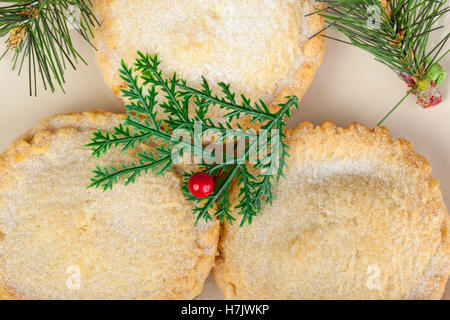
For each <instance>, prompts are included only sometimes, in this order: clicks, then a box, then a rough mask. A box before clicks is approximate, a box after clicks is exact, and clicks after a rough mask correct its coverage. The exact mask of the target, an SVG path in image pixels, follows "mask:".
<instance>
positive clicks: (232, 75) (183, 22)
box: [93, 0, 325, 125]
mask: <svg viewBox="0 0 450 320" xmlns="http://www.w3.org/2000/svg"><path fill="white" fill-rule="evenodd" d="M93 3H94V5H93V11H94V13H95V14H96V16H97V17H98V19H99V21H100V23H101V27H99V28H97V29H96V30H95V38H94V42H95V45H96V47H97V49H98V51H97V53H96V54H97V60H98V62H99V64H100V67H101V69H102V72H103V76H104V78H105V81H106V82H107V84H108V85H109V86H110V87H111V88H112V89H113V91H114V92H115V93H116V94H119V93H120V88H121V85H122V84H123V81H122V80H121V79H120V78H119V75H118V69H119V67H120V61H121V59H123V60H124V61H125V62H126V63H127V64H128V65H129V64H131V63H133V62H134V60H135V58H136V55H137V53H136V52H137V50H140V51H142V52H144V53H148V54H152V55H153V54H158V56H159V58H160V59H161V60H162V63H161V68H162V71H163V73H164V74H165V75H166V76H168V75H172V74H173V72H175V71H176V72H177V76H178V77H181V78H184V79H186V80H187V81H188V84H189V85H192V86H194V87H200V85H201V81H202V76H205V77H206V79H207V80H208V82H209V84H210V85H211V88H212V89H213V90H215V91H216V92H217V93H219V90H218V89H219V88H218V86H217V85H216V83H217V82H225V83H230V84H231V89H232V90H233V91H235V92H236V93H238V94H240V93H243V94H245V95H246V96H248V97H249V98H251V99H252V100H254V99H259V98H263V100H264V101H265V102H266V103H267V104H273V105H277V104H278V103H280V102H282V101H284V98H285V97H286V96H290V95H297V96H298V97H299V98H300V99H301V98H302V97H303V95H304V93H305V91H306V89H307V88H308V87H309V85H310V84H311V81H312V79H313V76H314V73H315V72H316V70H317V68H318V67H319V65H320V63H321V61H322V57H323V52H324V48H325V38H324V37H320V36H318V37H315V38H313V39H309V37H310V36H312V35H313V34H315V33H316V32H318V31H320V30H321V29H322V28H323V21H322V19H321V18H320V17H319V16H317V15H313V16H310V17H308V18H306V17H305V15H306V14H308V13H310V12H312V11H313V7H312V1H311V0H268V1H264V5H261V3H259V2H258V1H242V0H232V1H230V0H227V1H224V0H209V1H190V0H185V1H179V0H177V1H175V0H166V1H158V0H131V1H126V2H124V1H122V0H95V1H94V2H93ZM238 96H239V95H238ZM225 113H226V111H225V110H221V109H219V108H218V107H217V108H214V110H210V112H209V114H208V116H209V117H210V118H211V119H220V118H221V117H222V116H223V115H224V114H225ZM246 120H247V119H245V118H244V119H242V120H241V121H240V124H241V125H246V124H247V123H246V122H248V121H246Z"/></svg>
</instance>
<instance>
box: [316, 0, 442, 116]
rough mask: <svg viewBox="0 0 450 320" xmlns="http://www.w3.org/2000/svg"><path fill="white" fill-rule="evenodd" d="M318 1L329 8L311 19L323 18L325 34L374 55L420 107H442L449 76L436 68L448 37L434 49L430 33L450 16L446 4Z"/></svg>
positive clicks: (415, 0)
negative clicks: (443, 84) (330, 33)
mask: <svg viewBox="0 0 450 320" xmlns="http://www.w3.org/2000/svg"><path fill="white" fill-rule="evenodd" d="M317 2H320V3H323V4H324V5H325V8H322V9H316V11H315V12H314V13H312V14H318V15H320V16H322V17H324V18H325V20H326V22H327V26H326V27H325V28H324V30H325V29H334V30H336V31H338V32H340V33H342V34H343V35H344V36H346V38H347V39H348V41H346V40H343V39H339V38H333V37H330V36H326V37H328V38H331V39H333V40H337V41H340V42H344V43H348V44H351V45H353V46H356V47H358V48H361V49H363V50H364V51H367V52H369V53H370V54H372V55H373V56H374V57H375V59H376V60H377V61H379V62H381V63H382V64H384V65H386V66H387V67H389V68H390V69H391V70H393V71H394V72H395V73H396V74H397V75H398V76H400V78H401V79H402V80H403V81H404V82H405V83H406V84H407V85H408V87H410V89H411V90H413V91H412V93H414V94H415V95H417V104H419V105H421V106H422V107H424V108H427V107H431V106H434V105H437V104H439V103H440V102H441V94H440V92H439V90H438V88H437V87H438V86H439V84H440V83H441V82H442V81H443V79H444V78H445V75H446V73H445V71H444V70H443V69H442V67H441V66H440V65H439V64H438V63H439V61H441V60H442V59H443V58H444V57H445V56H446V55H447V54H448V53H449V52H450V50H447V51H444V48H445V45H446V43H447V41H448V39H449V37H450V33H447V34H444V36H443V38H442V40H441V41H439V42H438V43H437V44H436V45H435V46H433V47H431V48H429V46H428V43H429V39H430V34H431V33H432V32H435V31H436V30H440V29H441V28H442V26H437V24H438V23H439V21H440V20H441V19H442V18H443V17H444V15H446V14H447V13H448V12H449V11H450V8H449V7H448V5H447V1H446V0H431V1H430V0H390V1H389V0H353V1H344V0H340V1H338V0H331V1H327V0H319V1H317ZM322 31H323V30H322ZM322 31H320V32H319V33H318V34H320V33H321V32H322ZM402 101H403V100H402ZM396 107H398V105H397V106H396ZM396 107H395V108H396ZM395 108H394V109H395ZM390 114H391V112H389V113H388V114H387V116H388V115H390ZM386 118H387V117H386V116H385V117H384V118H383V120H382V121H384V119H386ZM382 121H381V122H382ZM381 122H380V123H381Z"/></svg>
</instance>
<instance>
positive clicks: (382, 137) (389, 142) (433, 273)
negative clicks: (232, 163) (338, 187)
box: [212, 121, 450, 300]
mask: <svg viewBox="0 0 450 320" xmlns="http://www.w3.org/2000/svg"><path fill="white" fill-rule="evenodd" d="M337 134H351V135H354V136H355V137H359V138H360V139H359V140H358V142H359V143H361V144H364V145H366V146H367V147H369V148H372V147H373V145H374V144H381V145H383V146H385V147H388V150H390V151H393V153H391V154H386V156H385V159H389V160H390V161H389V163H390V164H391V165H397V166H403V165H404V164H405V163H407V164H410V165H411V166H413V167H415V168H416V169H417V170H418V174H419V175H421V176H422V177H423V178H424V179H427V180H428V186H429V190H428V192H429V194H430V196H429V199H430V202H431V203H432V208H433V209H434V210H436V211H438V212H442V213H444V214H445V217H444V219H443V222H442V225H441V242H440V244H439V245H438V247H437V249H436V251H435V253H434V255H433V256H432V258H431V261H429V263H428V267H427V268H426V269H425V270H424V271H423V273H422V276H421V278H420V279H418V283H417V284H415V286H414V287H413V288H412V290H411V292H410V293H409V295H408V296H406V297H404V298H405V299H417V300H437V299H441V298H442V295H443V294H444V292H445V285H446V282H447V280H448V277H449V275H450V216H449V214H448V212H447V208H446V206H445V204H444V201H443V199H442V194H441V191H440V189H439V181H438V180H436V179H434V178H433V177H432V176H431V166H430V164H429V163H428V161H427V159H426V158H425V157H423V156H421V155H419V154H417V153H416V152H415V151H414V149H413V147H412V145H411V143H410V142H408V141H407V140H405V139H403V138H399V139H394V138H392V136H391V134H390V132H389V130H388V129H387V128H385V127H380V126H378V127H375V128H374V129H368V128H367V127H365V126H364V125H363V124H360V123H357V122H353V123H351V124H349V125H348V126H347V127H346V128H342V127H339V126H337V125H336V124H335V123H334V122H332V121H324V122H323V123H322V124H321V125H317V126H315V125H314V124H313V123H311V122H308V121H305V122H302V123H300V124H299V125H298V127H297V128H296V129H291V130H287V133H286V141H287V142H288V144H289V145H290V146H291V149H290V151H289V153H290V155H291V159H295V154H296V153H297V152H302V150H301V147H302V146H303V143H302V140H308V139H309V138H311V137H317V136H319V137H321V138H322V139H321V147H324V144H325V139H326V138H327V137H328V136H330V135H333V136H334V135H337ZM292 161H295V160H292ZM233 197H236V190H234V192H233ZM254 223H258V221H257V218H256V219H255V221H254ZM228 233H229V229H228V228H227V226H226V225H222V226H221V229H220V238H219V245H218V255H217V257H216V262H215V265H214V267H213V270H212V273H213V276H214V279H215V281H216V283H217V284H218V286H219V287H220V289H221V291H222V293H223V294H224V296H225V298H226V299H239V297H238V296H237V295H236V291H235V287H234V286H235V285H234V283H233V279H232V278H231V277H229V276H228V269H230V266H228V265H225V263H224V260H225V259H226V256H225V253H224V250H223V247H224V245H225V244H224V242H225V240H226V238H227V236H228Z"/></svg>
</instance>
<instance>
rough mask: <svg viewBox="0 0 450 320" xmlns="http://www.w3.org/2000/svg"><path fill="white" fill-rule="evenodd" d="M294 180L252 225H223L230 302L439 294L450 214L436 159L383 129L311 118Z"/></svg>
mask: <svg viewBox="0 0 450 320" xmlns="http://www.w3.org/2000/svg"><path fill="white" fill-rule="evenodd" d="M287 139H288V141H289V143H290V145H291V147H292V148H291V150H290V154H291V157H290V158H289V160H288V165H289V169H288V170H287V171H286V176H287V178H286V179H282V180H281V181H280V183H279V185H278V186H277V187H276V189H275V196H276V199H275V200H274V202H273V206H268V205H267V206H265V207H264V208H263V210H262V212H261V214H260V216H258V217H257V218H255V219H254V221H253V223H252V224H251V225H250V226H244V227H242V228H239V226H238V224H236V225H234V226H232V227H230V226H228V225H225V226H224V230H223V234H222V236H221V239H220V242H219V252H220V256H219V257H218V259H217V260H216V266H215V268H214V271H213V272H214V275H215V279H216V281H217V282H218V284H219V286H220V287H221V289H222V291H223V293H224V295H225V297H226V298H228V299H438V298H440V297H441V296H442V294H443V291H444V286H445V282H446V280H447V278H448V275H449V273H450V238H449V237H450V235H449V216H448V213H447V210H446V208H445V205H444V203H443V200H442V196H441V192H440V190H439V183H438V181H436V180H435V179H433V178H432V177H431V175H430V171H431V169H430V165H429V164H428V162H427V161H426V159H425V158H423V157H421V156H419V155H418V154H416V153H415V152H414V151H413V149H412V147H411V145H410V144H409V143H408V142H407V141H405V140H403V139H398V140H394V139H392V138H391V136H390V134H389V132H388V131H387V130H386V129H385V128H383V127H377V128H375V129H374V130H368V129H367V128H365V127H364V126H362V125H360V124H352V125H350V126H349V127H348V128H346V129H343V128H339V127H336V125H335V124H333V123H331V122H325V123H323V124H322V125H321V126H317V127H315V126H314V125H313V124H311V123H303V124H301V125H300V126H299V127H298V128H297V129H295V130H293V131H291V132H289V134H288V137H287Z"/></svg>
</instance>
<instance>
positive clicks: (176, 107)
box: [87, 52, 298, 226]
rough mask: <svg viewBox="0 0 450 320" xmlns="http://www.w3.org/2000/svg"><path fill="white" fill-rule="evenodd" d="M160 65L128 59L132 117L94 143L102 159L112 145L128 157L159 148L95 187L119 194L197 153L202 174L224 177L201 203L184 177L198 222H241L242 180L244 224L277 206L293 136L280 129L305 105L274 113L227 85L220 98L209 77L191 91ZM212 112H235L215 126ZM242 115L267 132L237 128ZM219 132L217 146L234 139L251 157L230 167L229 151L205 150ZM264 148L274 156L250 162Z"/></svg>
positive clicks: (103, 171) (124, 72)
mask: <svg viewBox="0 0 450 320" xmlns="http://www.w3.org/2000/svg"><path fill="white" fill-rule="evenodd" d="M159 65H160V61H159V60H158V57H157V56H156V55H155V56H149V55H144V54H142V53H140V52H139V53H138V58H137V59H136V63H135V64H134V67H133V68H131V67H128V66H127V65H126V64H125V63H123V62H122V67H121V69H120V76H121V78H122V79H123V80H124V82H125V83H126V87H125V88H124V89H123V90H122V94H123V96H124V97H125V98H126V99H127V105H126V109H127V114H126V118H125V119H124V120H123V123H122V124H120V125H119V126H118V127H116V128H115V129H114V131H113V132H112V133H108V132H105V133H103V132H101V131H97V132H94V134H93V138H92V139H91V140H92V142H91V143H89V144H88V145H87V146H88V147H90V148H91V149H92V154H93V156H96V157H99V156H101V155H102V154H104V153H107V152H108V151H109V150H110V149H111V148H112V147H119V148H121V151H122V152H127V151H129V150H132V149H136V148H137V147H138V146H145V145H150V146H151V145H153V146H155V145H156V147H153V151H152V153H146V152H137V153H136V156H137V157H138V161H137V162H130V163H129V164H121V165H120V168H116V167H111V166H110V167H104V168H97V169H96V170H95V171H94V177H93V178H92V179H91V185H90V187H102V188H103V189H104V190H106V189H111V188H112V187H113V185H114V184H115V183H117V182H119V181H120V180H125V184H130V183H133V182H134V181H135V179H136V178H137V177H139V176H140V175H142V174H145V173H147V172H148V171H149V170H152V171H153V172H155V173H156V174H157V175H159V174H164V172H167V171H169V170H171V168H172V166H173V165H174V164H175V163H176V161H175V160H174V159H173V156H174V154H173V153H174V152H175V153H176V152H178V151H179V150H183V152H189V156H190V158H194V159H195V158H199V159H200V162H199V163H198V165H199V167H200V168H201V170H202V171H203V172H205V173H207V174H209V175H211V176H213V177H214V178H215V180H216V182H215V187H214V190H213V192H212V193H211V194H210V195H209V196H207V197H205V198H201V199H200V198H196V197H194V196H193V195H192V194H190V192H189V189H188V180H189V178H190V177H191V175H192V174H193V173H185V175H184V178H185V179H184V185H183V188H182V191H183V193H184V194H185V196H186V199H187V200H189V201H192V202H193V203H194V204H195V205H194V208H193V214H195V215H196V221H197V222H198V221H199V220H200V219H203V220H206V221H209V220H211V219H212V216H213V215H214V216H215V217H217V218H218V219H220V220H221V221H226V222H228V223H232V222H233V221H234V220H235V219H236V217H234V216H233V215H232V213H231V212H232V207H231V201H230V197H231V192H232V187H231V186H232V183H233V182H234V181H236V182H237V186H238V187H240V188H241V190H240V192H239V194H238V197H239V198H240V199H239V201H240V204H237V205H236V206H235V209H236V210H237V211H238V213H239V214H240V215H241V216H242V219H241V226H242V225H244V224H245V223H251V222H252V220H253V218H254V217H255V216H256V215H258V213H259V211H260V210H261V207H262V204H263V203H265V202H268V203H271V201H272V198H273V193H272V190H273V183H275V182H277V181H278V179H279V178H280V177H281V176H283V169H284V168H285V167H286V164H285V160H286V157H288V156H289V154H288V153H287V149H288V146H287V145H286V144H285V142H284V140H283V139H284V137H285V136H284V134H283V133H279V132H278V131H279V130H283V127H284V126H285V123H284V119H285V117H289V116H290V110H291V108H292V107H294V108H297V107H298V99H297V97H287V99H288V100H287V101H286V102H285V103H283V104H280V105H279V110H278V111H277V112H275V113H272V112H271V111H270V110H269V108H268V107H267V106H266V105H265V103H264V102H263V101H259V102H257V103H252V102H251V101H250V99H248V98H246V97H245V96H243V95H242V96H240V101H241V102H238V101H237V100H236V95H235V93H233V92H232V91H231V89H230V86H229V85H227V84H223V83H219V84H218V85H219V87H221V89H222V95H221V96H218V95H215V94H213V92H212V90H211V89H210V86H209V84H208V82H207V81H206V79H203V82H202V85H201V89H195V88H192V87H190V86H188V85H187V83H186V81H185V80H184V79H179V78H177V76H176V74H173V75H172V76H171V77H169V78H165V77H164V76H163V74H162V72H161V70H160V69H159ZM135 73H137V75H135ZM157 107H158V108H157ZM211 107H220V108H222V109H225V110H226V111H228V113H227V114H226V115H225V116H224V122H223V123H214V122H213V121H212V120H211V119H209V118H208V117H207V113H208V110H209V108H211ZM190 108H193V110H191V111H192V112H189V111H190ZM159 110H162V111H159ZM160 112H161V113H163V114H164V115H166V116H167V117H166V119H164V120H161V118H162V117H160ZM241 116H249V117H250V118H251V121H252V122H259V123H260V124H261V130H260V133H259V134H258V133H257V132H256V131H255V130H248V131H244V130H242V129H241V128H237V129H236V128H233V125H232V121H233V120H234V119H239V118H240V117H241ZM199 125H200V126H199ZM181 129H182V130H183V132H184V133H185V134H186V135H185V138H186V137H187V139H181V140H180V139H174V138H173V134H174V133H175V132H177V130H181ZM198 131H199V132H198ZM211 131H213V132H214V134H215V141H214V143H216V144H219V143H224V142H227V143H228V142H230V141H231V142H233V141H234V144H235V146H236V145H237V144H238V143H242V142H244V143H245V150H244V152H242V154H237V155H236V156H235V157H233V159H232V160H231V162H230V161H228V160H229V159H225V158H226V155H225V154H224V153H219V154H216V150H215V149H214V150H209V149H208V148H207V147H204V146H203V141H202V138H203V137H205V136H206V135H207V133H209V132H211ZM261 132H263V134H261ZM262 138H264V140H261V139H262ZM144 149H146V148H144ZM259 149H263V150H264V151H267V152H266V153H267V155H266V156H262V155H261V156H260V157H256V162H255V163H254V164H250V163H248V162H249V160H250V158H251V157H252V156H254V155H258V152H259V151H260V150H259ZM186 150H188V151H186ZM185 155H186V154H185V153H183V154H181V155H180V156H185ZM175 158H176V157H175ZM257 172H261V173H260V174H257Z"/></svg>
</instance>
